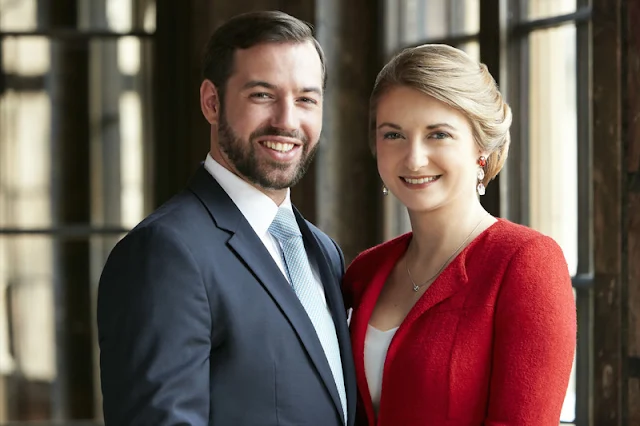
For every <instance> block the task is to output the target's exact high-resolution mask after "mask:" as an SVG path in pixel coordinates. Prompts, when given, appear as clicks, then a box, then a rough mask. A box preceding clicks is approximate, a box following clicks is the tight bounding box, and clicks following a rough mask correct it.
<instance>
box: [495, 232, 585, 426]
mask: <svg viewBox="0 0 640 426" xmlns="http://www.w3.org/2000/svg"><path fill="white" fill-rule="evenodd" d="M494 327H495V330H494V344H493V361H492V370H491V371H492V373H491V384H490V391H489V398H490V399H489V409H488V413H487V418H486V420H485V422H484V425H485V426H558V423H559V418H560V411H561V409H562V404H563V401H564V397H565V394H566V391H567V385H568V382H569V376H570V374H571V366H572V363H573V357H574V352H575V346H576V307H575V300H574V296H573V291H572V286H571V278H570V276H569V272H568V270H567V264H566V261H565V258H564V256H563V253H562V250H561V249H560V247H559V246H558V245H557V244H556V243H555V242H554V241H553V240H552V239H551V238H548V237H544V236H540V237H537V238H535V239H533V240H531V241H529V242H527V243H526V244H525V245H524V246H523V247H522V248H521V249H520V250H519V251H518V252H517V253H516V254H515V255H514V256H513V258H512V260H511V262H510V264H509V266H508V267H507V270H506V272H505V276H504V280H503V283H502V286H501V289H500V293H499V295H498V300H497V305H496V316H495V326H494Z"/></svg>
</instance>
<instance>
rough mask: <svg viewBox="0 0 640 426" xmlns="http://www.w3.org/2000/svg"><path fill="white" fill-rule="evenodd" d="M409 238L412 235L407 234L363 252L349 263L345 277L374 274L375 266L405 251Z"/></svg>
mask: <svg viewBox="0 0 640 426" xmlns="http://www.w3.org/2000/svg"><path fill="white" fill-rule="evenodd" d="M411 236H412V233H411V232H408V233H406V234H402V235H400V236H398V237H395V238H393V239H391V240H388V241H385V242H383V243H381V244H378V245H376V246H373V247H371V248H368V249H366V250H364V251H363V252H361V253H360V254H358V255H357V256H356V257H355V258H354V259H353V261H351V263H350V264H349V266H348V268H347V272H346V277H347V278H348V277H349V276H354V275H355V276H362V275H367V274H371V273H374V272H375V270H376V267H377V266H379V265H381V264H382V263H384V262H385V261H387V260H388V259H389V258H390V257H397V256H398V255H399V254H400V253H401V252H403V251H404V250H406V248H407V244H408V243H409V240H411Z"/></svg>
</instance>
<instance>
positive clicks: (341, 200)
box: [315, 0, 383, 262]
mask: <svg viewBox="0 0 640 426" xmlns="http://www.w3.org/2000/svg"><path fill="white" fill-rule="evenodd" d="M316 3H317V4H316V27H317V31H318V39H319V41H320V44H322V46H323V48H324V50H325V53H326V55H327V68H328V72H329V82H328V89H327V94H326V99H325V122H324V129H323V140H322V148H321V150H320V152H319V155H318V159H317V160H316V168H317V170H316V180H317V182H316V185H315V186H316V191H317V194H316V202H317V210H316V211H317V223H318V226H319V227H320V228H321V229H323V230H324V231H326V232H327V233H328V234H329V235H331V236H332V237H334V238H335V239H336V240H337V241H338V243H339V244H340V246H341V247H342V249H343V251H344V254H345V258H346V260H347V262H349V261H350V260H352V259H353V258H354V257H355V256H356V255H357V254H358V253H359V252H360V251H362V250H364V249H366V248H368V247H371V246H373V245H375V244H377V243H379V242H380V240H381V238H382V221H381V214H380V212H381V206H382V195H381V185H382V183H381V181H380V178H379V176H378V173H377V169H376V164H375V160H374V158H373V156H372V154H371V151H370V150H369V145H368V117H369V95H370V93H371V89H372V88H373V83H374V80H375V77H376V75H377V73H378V71H379V70H380V68H381V67H382V50H383V49H382V34H381V31H382V30H381V28H382V25H381V22H382V19H381V18H380V13H379V10H380V7H379V6H377V5H376V4H377V2H372V1H370V0H351V1H348V2H347V1H343V0H317V2H316Z"/></svg>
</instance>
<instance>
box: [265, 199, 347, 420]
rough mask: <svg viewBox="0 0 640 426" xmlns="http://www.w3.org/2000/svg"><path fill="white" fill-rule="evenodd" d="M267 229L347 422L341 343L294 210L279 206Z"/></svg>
mask: <svg viewBox="0 0 640 426" xmlns="http://www.w3.org/2000/svg"><path fill="white" fill-rule="evenodd" d="M269 232H270V233H271V235H273V236H274V237H275V238H276V239H277V240H278V242H279V243H280V245H281V247H282V257H283V258H284V263H285V265H286V269H287V271H288V272H289V280H290V282H291V286H292V287H293V290H294V291H295V293H296V295H297V296H298V299H300V303H302V306H303V307H304V309H305V311H307V315H308V316H309V319H310V320H311V322H312V323H313V327H314V328H315V329H316V333H317V335H318V339H319V340H320V344H321V345H322V349H324V354H325V355H326V357H327V361H328V362H329V367H330V368H331V373H333V379H334V380H335V382H336V387H337V388H338V394H339V395H340V402H341V403H342V412H343V414H344V418H345V421H346V417H347V414H346V413H347V397H346V392H345V389H344V376H343V373H342V360H341V358H340V346H339V345H338V336H337V335H336V328H335V325H334V324H333V318H332V317H331V313H330V312H329V308H328V306H327V304H326V303H325V301H324V300H323V298H322V294H320V289H319V288H318V286H317V285H316V284H315V283H314V278H313V273H312V272H311V265H310V264H309V259H308V258H307V252H306V251H305V249H304V242H303V241H302V234H301V233H300V229H299V228H298V223H297V222H296V218H295V216H294V215H293V211H291V210H289V209H287V208H285V207H280V208H279V209H278V214H276V217H275V219H273V222H271V226H270V227H269Z"/></svg>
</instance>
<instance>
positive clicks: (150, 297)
mask: <svg viewBox="0 0 640 426" xmlns="http://www.w3.org/2000/svg"><path fill="white" fill-rule="evenodd" d="M294 211H295V209H294ZM295 213H296V218H297V220H298V224H299V226H300V230H301V231H302V234H303V238H304V241H305V245H306V248H307V252H308V253H309V255H310V256H312V257H313V258H314V259H315V261H316V263H317V265H318V267H319V272H320V277H321V280H322V284H323V285H324V290H325V295H326V299H327V303H328V305H329V307H330V309H331V312H332V313H333V319H334V322H335V325H336V331H337V335H338V339H339V342H340V350H341V354H342V363H343V369H344V377H345V386H346V392H347V401H348V422H347V423H348V425H353V423H354V415H355V400H356V384H355V373H354V367H353V360H352V355H351V346H350V341H349V332H348V327H347V318H346V313H345V310H344V304H343V302H342V298H341V294H340V282H341V280H342V275H343V273H344V261H343V258H342V252H341V251H340V249H339V248H338V246H337V245H336V244H335V243H334V242H333V241H332V240H331V239H330V238H329V237H328V236H326V235H325V234H324V233H322V232H321V231H320V230H318V229H317V228H315V227H314V226H313V225H311V224H310V223H308V222H307V221H305V220H304V219H303V218H302V216H301V215H300V213H299V212H297V211H295ZM98 330H99V342H100V350H101V352H100V367H101V381H102V392H103V398H104V402H103V406H104V418H105V422H106V424H107V425H108V426H110V425H119V426H122V425H150V426H151V425H153V426H170V425H176V426H177V425H184V426H187V425H189V426H191V425H215V426H221V425H229V426H242V425H297V426H298V425H317V426H333V425H336V426H341V425H343V424H344V422H343V420H342V409H341V404H340V399H339V396H338V392H337V390H336V386H335V382H334V380H333V376H332V374H331V370H330V368H329V364H328V363H327V360H326V358H325V356H324V352H323V350H322V346H321V345H320V341H319V340H318V338H317V336H316V333H315V330H314V328H313V325H312V323H311V321H310V320H309V318H308V316H307V314H306V312H305V310H304V308H303V307H302V305H301V304H300V302H299V300H298V298H297V297H296V295H295V293H294V292H293V290H292V288H291V286H290V285H289V283H288V282H287V280H286V279H285V277H284V276H283V275H282V273H281V271H280V269H279V268H278V266H277V265H276V263H275V262H274V261H273V259H272V257H271V256H270V254H269V252H268V251H267V249H266V248H265V247H264V245H263V243H262V241H261V240H260V239H259V237H258V236H257V235H256V234H255V232H254V231H253V229H252V228H251V226H250V225H249V223H248V222H247V221H246V219H245V218H244V216H243V215H242V214H241V213H240V211H239V210H238V208H237V207H236V205H235V204H234V203H233V201H232V200H231V199H230V198H229V197H228V195H227V194H226V193H225V192H224V190H223V189H222V188H221V187H220V186H219V185H218V183H217V182H216V181H215V179H213V177H211V175H210V174H209V173H208V172H207V171H206V170H205V169H204V167H200V169H199V170H198V171H197V172H196V174H195V176H194V177H193V178H192V180H191V182H190V184H189V186H188V188H187V189H185V190H184V191H183V192H181V193H180V194H178V195H176V196H175V197H174V198H172V199H171V200H170V201H168V202H167V203H166V204H164V205H163V206H162V207H160V208H159V209H158V210H157V211H156V212H154V213H153V214H151V215H150V216H149V217H148V218H146V219H145V220H144V221H143V222H141V223H140V224H139V225H138V226H137V227H136V228H135V229H134V230H132V231H131V232H130V233H129V234H128V235H127V236H126V237H125V238H123V239H122V240H121V241H120V242H119V243H118V244H117V245H116V247H115V248H114V249H113V251H112V253H111V254H110V256H109V259H108V260H107V263H106V265H105V267H104V270H103V273H102V276H101V279H100V285H99V291H98Z"/></svg>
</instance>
